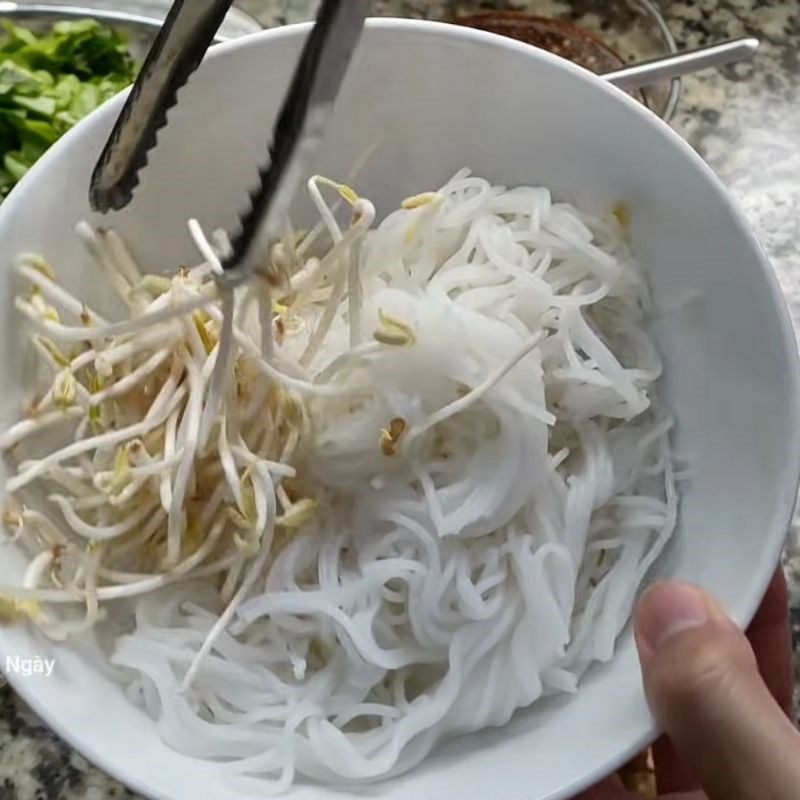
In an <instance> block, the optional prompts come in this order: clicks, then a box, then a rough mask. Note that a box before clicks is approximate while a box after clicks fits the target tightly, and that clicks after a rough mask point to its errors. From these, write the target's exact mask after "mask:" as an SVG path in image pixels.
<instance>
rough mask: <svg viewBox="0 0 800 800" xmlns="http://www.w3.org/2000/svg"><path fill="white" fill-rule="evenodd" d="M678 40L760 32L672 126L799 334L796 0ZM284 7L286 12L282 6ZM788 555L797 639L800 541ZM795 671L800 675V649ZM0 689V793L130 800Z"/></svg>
mask: <svg viewBox="0 0 800 800" xmlns="http://www.w3.org/2000/svg"><path fill="white" fill-rule="evenodd" d="M238 4H239V5H240V6H241V7H242V8H243V9H245V10H247V11H250V12H251V13H253V14H254V15H255V16H257V17H258V18H259V19H260V20H261V21H262V22H263V23H264V24H265V25H270V26H271V25H277V24H282V23H284V22H287V21H290V22H291V21H294V20H296V19H306V18H308V17H310V16H311V14H312V13H313V9H314V7H315V6H316V2H315V0H241V2H239V3H238ZM375 5H376V8H377V10H378V13H383V14H390V15H393V16H414V17H427V18H438V17H443V16H445V15H448V14H450V13H453V12H454V11H465V12H468V11H475V10H479V9H486V8H498V9H509V8H516V9H525V8H526V6H530V7H532V8H536V7H537V6H538V4H537V2H536V0H516V2H514V0H496V1H495V2H480V1H479V0H469V1H468V2H465V0H376V3H375ZM660 5H661V7H662V9H663V10H664V11H665V12H666V15H667V17H668V20H669V23H670V25H671V27H672V29H673V31H674V33H675V35H676V38H677V39H678V41H679V43H680V44H681V45H682V46H685V47H691V46H695V45H699V44H703V43H708V42H713V41H717V40H720V39H725V38H729V37H734V36H742V35H755V36H758V37H759V38H760V39H761V40H762V42H763V47H762V50H761V52H760V53H759V55H758V57H757V59H756V60H755V61H753V62H748V63H742V64H738V65H736V66H733V67H730V68H726V69H724V70H722V71H720V72H716V71H715V72H709V73H704V74H702V75H700V76H695V77H691V78H688V79H687V80H686V81H685V83H684V93H683V98H682V100H681V104H680V108H679V111H678V113H677V115H676V117H675V118H674V119H673V123H672V124H673V125H674V127H675V128H677V130H678V131H679V132H680V133H681V134H682V135H684V136H685V137H686V138H687V139H688V140H689V141H690V142H691V144H692V145H693V146H694V147H695V148H696V149H697V150H698V152H699V153H700V154H701V155H702V156H703V157H704V158H705V159H706V160H707V161H708V162H709V163H710V164H711V166H712V167H713V168H714V169H715V170H716V172H717V173H718V174H719V175H720V177H721V178H722V180H723V181H724V182H725V183H726V184H727V185H728V187H729V188H730V189H731V190H732V192H733V193H734V194H735V196H736V197H737V199H738V200H739V202H740V204H741V206H742V207H743V209H744V211H745V213H746V215H747V216H748V218H749V219H750V222H751V224H752V225H753V227H754V229H755V231H756V233H757V234H758V235H759V236H760V238H761V241H762V243H763V245H764V246H765V248H766V250H767V252H768V254H769V255H770V257H771V258H772V261H773V264H774V266H775V269H776V270H777V273H778V276H779V278H780V281H781V283H782V285H783V288H784V290H785V292H786V294H787V297H788V299H789V303H790V305H791V309H792V313H793V315H794V319H795V323H796V324H797V325H798V330H800V145H799V144H798V143H800V6H798V4H797V3H793V2H789V1H788V0H661V3H660ZM287 9H288V13H287ZM798 530H800V526H799V525H796V526H795V529H794V530H793V531H792V533H791V536H790V540H789V544H788V547H787V553H786V570H787V574H788V576H789V584H790V588H791V591H792V612H791V613H792V622H793V626H794V629H795V640H796V642H797V641H798V640H800V540H799V539H798V536H797V532H798ZM796 652H797V654H798V661H797V663H798V671H797V674H798V678H800V648H799V647H797V645H796ZM133 797H134V795H132V794H131V793H130V792H128V791H127V790H125V789H124V788H123V787H122V786H120V785H119V784H117V783H116V782H115V781H113V780H111V779H109V778H107V777H106V776H105V775H103V774H102V773H100V772H99V771H98V770H96V769H94V768H93V767H91V766H89V765H88V764H87V763H86V761H85V760H84V759H83V758H81V757H80V756H78V755H77V754H75V753H73V752H72V751H71V750H70V748H69V747H68V746H66V745H65V744H63V743H62V742H61V741H59V740H58V739H57V738H56V737H55V736H54V735H53V734H52V733H50V732H49V731H48V730H47V729H46V728H45V727H44V726H43V725H42V724H41V723H40V722H39V721H38V720H37V719H36V717H35V716H34V715H33V714H32V713H31V712H30V711H29V710H28V709H27V708H25V707H24V706H23V704H22V703H21V702H20V701H19V700H18V699H17V698H16V697H15V695H14V694H13V693H12V692H11V690H10V689H9V688H8V687H4V688H0V800H78V799H79V798H80V799H81V800H119V799H121V798H126V799H129V798H133Z"/></svg>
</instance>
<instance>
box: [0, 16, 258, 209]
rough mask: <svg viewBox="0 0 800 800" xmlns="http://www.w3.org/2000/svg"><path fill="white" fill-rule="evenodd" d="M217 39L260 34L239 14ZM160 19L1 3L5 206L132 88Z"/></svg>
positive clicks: (0, 184)
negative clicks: (70, 137)
mask: <svg viewBox="0 0 800 800" xmlns="http://www.w3.org/2000/svg"><path fill="white" fill-rule="evenodd" d="M236 13H237V14H238V16H237V17H236V18H235V19H232V20H228V21H226V23H223V26H222V28H221V29H220V33H219V35H218V40H219V41H223V40H225V39H228V38H234V37H236V36H239V35H245V34H246V33H248V32H253V31H254V30H256V29H258V25H257V23H256V22H255V21H252V24H250V22H249V18H245V17H244V15H241V13H240V12H236ZM160 25H161V19H159V16H158V14H152V15H145V14H129V13H125V12H123V11H110V10H107V9H106V10H103V9H100V8H94V7H93V6H91V5H89V4H87V5H86V6H84V7H77V6H59V5H55V4H47V3H41V4H36V5H27V4H23V3H5V2H0V203H1V202H2V201H3V200H5V198H6V197H7V196H8V194H9V192H10V191H11V190H12V189H13V188H14V187H15V186H16V184H17V183H18V182H19V180H20V179H21V178H22V176H23V175H24V174H25V173H26V172H27V171H28V170H29V169H30V168H31V167H32V166H33V165H34V164H35V163H36V161H38V159H39V158H40V157H41V156H42V155H43V154H44V153H45V152H46V151H47V150H48V149H49V148H50V147H51V146H52V145H53V144H55V142H57V141H58V140H59V139H60V138H61V137H62V136H63V135H64V134H65V133H66V132H67V131H68V130H69V129H70V128H72V127H73V126H74V125H75V124H76V123H77V122H79V121H80V120H81V119H83V117H85V116H86V115H87V114H89V113H90V112H92V111H94V110H95V109H96V108H97V107H98V106H100V105H102V104H103V103H104V102H105V101H106V100H108V99H110V98H111V97H113V96H114V95H115V94H117V93H118V92H120V91H121V90H122V89H125V88H126V87H127V86H129V85H130V84H131V83H132V82H133V81H134V79H135V77H136V74H137V72H138V69H139V65H140V64H141V62H142V60H143V59H144V56H145V55H146V53H147V51H148V49H149V48H150V45H151V44H152V42H153V40H154V38H155V36H156V34H157V32H158V30H159V27H160Z"/></svg>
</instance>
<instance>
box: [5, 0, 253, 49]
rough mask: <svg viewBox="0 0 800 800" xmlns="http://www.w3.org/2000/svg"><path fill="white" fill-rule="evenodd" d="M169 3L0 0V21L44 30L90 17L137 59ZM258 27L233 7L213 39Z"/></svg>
mask: <svg viewBox="0 0 800 800" xmlns="http://www.w3.org/2000/svg"><path fill="white" fill-rule="evenodd" d="M170 5H171V3H170V2H169V0H119V1H118V2H109V1H108V0H83V1H82V2H81V3H80V4H78V3H76V4H66V3H55V2H49V0H39V2H36V3H27V2H19V3H17V2H6V0H2V1H0V20H2V19H8V20H10V21H13V22H15V23H17V24H21V25H25V26H26V27H29V28H31V29H32V30H37V29H45V28H47V27H49V26H50V25H52V24H53V23H55V22H58V21H60V20H65V19H86V18H92V19H96V20H99V21H100V22H102V23H104V24H106V25H109V26H111V27H114V28H117V29H119V30H121V31H123V32H124V33H125V34H126V35H127V37H128V38H129V39H130V49H131V53H132V55H133V56H134V58H137V59H141V58H143V57H144V56H145V55H146V54H147V51H148V50H149V49H150V46H151V44H152V43H153V40H154V38H155V36H156V34H157V33H158V30H159V28H160V27H161V25H162V23H163V21H164V19H165V17H166V15H167V12H168V11H169V8H170ZM260 30H262V27H261V25H260V24H259V23H258V22H256V20H255V19H253V18H252V17H251V16H250V15H248V14H245V13H244V12H243V11H239V10H237V9H233V10H231V11H229V12H228V15H227V17H226V18H225V21H224V22H223V23H222V25H221V27H220V29H219V32H218V33H217V37H216V40H215V41H216V42H217V43H219V42H224V41H228V40H230V39H237V38H239V37H241V36H247V35H249V34H251V33H257V32H258V31H260Z"/></svg>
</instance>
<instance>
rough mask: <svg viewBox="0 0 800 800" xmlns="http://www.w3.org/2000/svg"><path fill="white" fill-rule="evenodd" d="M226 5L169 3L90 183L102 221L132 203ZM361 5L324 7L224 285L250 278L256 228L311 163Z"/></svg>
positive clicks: (325, 0) (325, 3)
mask: <svg viewBox="0 0 800 800" xmlns="http://www.w3.org/2000/svg"><path fill="white" fill-rule="evenodd" d="M232 1H233V0H175V2H174V3H173V5H172V8H171V10H170V12H169V15H168V16H167V19H166V20H165V22H164V25H163V27H162V28H161V31H160V33H159V35H158V37H157V38H156V41H155V43H154V44H153V46H152V48H151V50H150V52H149V53H148V56H147V58H146V60H145V62H144V65H143V66H142V69H141V71H140V73H139V77H138V79H137V80H136V83H135V84H134V86H133V88H132V90H131V92H130V95H129V96H128V99H127V102H126V103H125V106H124V107H123V109H122V112H121V113H120V116H119V118H118V120H117V122H116V125H115V126H114V129H113V131H112V133H111V136H110V138H109V140H108V143H107V144H106V146H105V148H104V150H103V153H102V155H101V157H100V160H99V161H98V163H97V166H96V168H95V171H94V174H93V176H92V181H91V187H90V190H89V200H90V203H91V206H92V208H93V209H94V210H95V211H98V212H101V213H104V214H105V213H108V212H110V211H112V210H120V209H122V208H124V207H125V206H127V205H128V203H130V201H131V200H132V199H133V193H134V190H135V188H136V186H137V184H138V183H139V174H140V173H141V171H142V170H143V169H144V168H145V167H146V166H147V161H148V153H149V152H150V150H152V149H153V148H154V147H155V146H156V143H157V133H158V131H159V130H160V129H161V128H163V127H165V126H166V124H167V112H168V111H169V109H170V108H171V107H172V106H174V105H175V104H176V103H177V101H178V92H179V90H180V89H181V87H183V86H184V85H185V84H186V82H187V81H188V80H189V77H190V76H191V74H192V73H193V72H194V71H195V70H196V69H197V67H198V66H199V65H200V62H201V61H202V60H203V57H204V56H205V54H206V52H207V50H208V48H209V47H210V46H211V44H212V42H213V41H214V37H215V34H216V32H217V30H218V28H219V26H220V25H221V24H222V21H223V20H224V18H225V15H226V13H227V12H228V10H229V8H230V6H231V4H232ZM367 9H368V0H322V3H321V6H320V10H319V14H318V16H317V21H316V23H315V25H314V27H313V29H312V31H311V33H310V35H309V37H308V39H307V40H306V43H305V45H304V48H303V52H302V55H301V57H300V62H299V64H298V66H297V68H296V70H295V74H294V78H293V80H292V83H291V86H290V88H289V93H288V95H287V96H286V99H285V100H284V104H283V108H282V109H281V112H280V114H279V116H278V121H277V123H276V126H275V129H274V131H273V140H272V142H271V144H270V145H269V161H268V163H267V164H266V165H265V166H264V167H262V168H261V170H260V171H259V177H260V183H259V186H258V187H257V188H256V189H255V190H254V191H252V192H251V195H250V208H249V209H248V210H247V211H245V212H244V213H243V214H242V215H241V217H240V230H239V231H237V232H236V233H235V234H234V235H233V236H232V237H231V251H230V252H229V253H228V254H226V255H225V258H224V259H223V267H224V277H225V278H226V279H227V280H229V281H231V282H232V283H233V284H238V283H241V282H243V281H245V280H247V279H248V278H249V277H250V275H251V274H252V273H253V270H254V268H255V265H254V261H255V254H254V253H253V250H254V244H255V243H256V241H257V240H258V238H259V233H260V231H261V229H262V224H263V223H265V222H270V221H274V220H276V219H281V218H282V216H281V215H282V213H283V212H285V211H287V210H288V208H289V205H290V204H291V202H292V199H293V197H294V195H295V194H296V192H297V190H298V189H299V188H300V186H301V184H302V182H303V180H304V179H306V178H307V177H308V176H307V175H306V168H307V164H308V160H309V157H310V156H311V155H312V153H313V151H314V150H315V149H316V147H317V145H318V144H319V142H320V141H321V139H322V136H323V132H324V127H325V124H326V122H327V120H328V118H329V116H330V113H331V111H332V108H333V105H334V102H335V100H336V97H337V96H338V94H339V90H340V89H341V86H342V84H343V82H344V79H345V75H346V73H347V69H348V67H349V65H350V62H351V60H352V56H353V53H354V51H355V49H356V46H357V45H358V42H359V40H360V38H361V34H362V31H363V29H364V24H365V22H366V17H367Z"/></svg>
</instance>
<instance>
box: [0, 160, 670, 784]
mask: <svg viewBox="0 0 800 800" xmlns="http://www.w3.org/2000/svg"><path fill="white" fill-rule="evenodd" d="M308 188H309V192H310V194H311V198H312V200H313V202H314V205H315V206H316V208H317V210H318V212H319V214H320V218H321V220H322V222H321V223H320V225H317V227H316V228H314V230H313V231H312V232H311V233H309V234H307V235H306V236H305V238H303V236H302V235H297V234H295V233H294V232H293V231H292V230H291V229H290V228H288V227H287V228H286V230H285V231H284V232H283V234H282V237H281V240H280V242H278V243H277V244H276V245H275V246H274V247H273V248H272V250H271V254H270V261H269V263H267V264H266V265H265V266H264V269H263V270H262V275H263V277H262V278H260V279H259V280H261V281H262V284H263V285H261V284H259V285H254V286H248V287H242V288H241V289H237V290H236V293H235V294H234V293H232V292H231V291H230V290H228V289H224V288H223V287H222V285H219V286H218V285H217V279H218V276H219V272H220V266H219V257H220V255H221V254H223V251H224V250H225V248H227V247H228V243H227V240H226V239H225V237H224V235H221V234H215V235H214V236H212V237H210V239H207V238H206V237H205V235H204V234H203V231H202V230H201V229H200V226H199V225H198V224H197V223H196V222H194V221H192V222H191V223H190V233H191V235H192V238H193V240H194V242H195V244H196V245H197V248H198V250H199V252H200V254H201V258H202V260H203V263H202V264H200V265H199V266H198V267H195V268H194V269H191V270H189V269H181V270H180V271H179V272H178V274H177V275H175V276H173V277H168V278H160V277H155V276H142V273H141V271H140V269H139V268H138V266H137V265H136V263H135V261H134V259H133V257H132V255H131V254H130V252H129V251H128V250H127V249H126V247H125V244H124V243H123V242H122V240H121V239H120V237H119V236H118V235H117V234H116V233H115V232H113V231H103V232H95V231H93V230H91V229H90V228H89V227H88V226H87V225H81V226H79V231H78V233H79V235H80V237H81V239H82V240H83V241H84V242H85V244H86V245H87V252H88V253H89V254H90V255H91V257H93V258H94V259H95V260H96V262H97V264H98V266H99V268H100V270H101V272H102V274H103V275H104V276H105V278H106V279H107V280H108V281H109V284H110V286H111V288H112V289H113V290H114V291H116V292H117V294H118V295H120V297H122V299H123V300H124V301H125V303H127V308H128V309H129V318H126V319H121V320H106V319H105V318H104V317H101V316H99V314H98V313H96V312H94V311H89V310H87V309H86V307H85V306H84V304H83V303H82V302H81V300H80V298H77V297H74V296H73V295H71V294H70V293H69V292H68V291H67V290H66V289H65V288H64V287H62V286H61V285H60V284H59V283H58V282H57V280H56V279H55V273H54V272H53V270H52V268H51V267H50V266H49V265H47V264H46V263H45V262H44V261H43V260H42V259H40V258H38V257H37V256H35V255H26V256H24V257H23V258H22V259H21V260H20V266H19V277H20V279H21V281H22V283H23V284H24V286H25V290H24V291H23V293H22V294H20V295H19V297H18V298H17V308H18V310H19V311H20V313H21V315H22V316H23V318H24V319H25V320H27V321H28V322H30V323H31V324H32V326H33V328H34V330H35V331H36V332H37V334H38V336H37V337H36V338H34V339H33V342H34V347H35V354H36V355H37V356H38V357H39V359H40V360H41V362H42V365H43V366H42V370H41V375H40V376H39V377H40V382H41V386H39V385H37V387H35V388H36V389H37V390H40V391H39V394H38V395H36V397H37V400H36V402H35V403H33V404H31V405H30V406H29V408H30V409H31V415H30V416H28V417H26V418H24V419H22V420H21V421H20V422H19V423H18V424H17V425H15V426H14V427H13V428H11V429H10V430H9V432H8V433H7V434H6V436H5V437H4V438H3V439H2V441H0V444H1V445H2V447H3V448H4V449H5V450H6V451H7V454H8V458H9V461H10V463H11V464H12V467H13V473H14V474H13V475H12V477H11V478H10V480H9V482H8V485H7V495H8V496H7V505H6V512H5V516H4V519H5V522H6V527H7V528H8V529H9V532H10V534H11V535H12V536H13V540H14V542H15V544H16V546H18V547H21V548H23V549H24V550H25V552H27V553H28V555H29V556H30V558H31V565H30V567H29V569H28V570H27V571H26V575H25V577H24V581H23V582H22V585H20V586H18V587H5V588H0V603H2V606H3V609H5V610H8V609H11V610H13V611H14V613H15V614H16V615H17V616H18V617H19V618H20V619H26V620H28V621H30V623H31V624H34V625H36V626H38V627H39V628H40V629H41V630H42V631H43V632H44V633H46V634H48V635H50V636H52V637H53V638H55V639H58V640H61V639H65V638H67V639H71V640H72V641H74V642H76V643H77V644H84V643H86V642H87V641H89V639H91V641H92V642H94V644H92V647H93V648H94V650H92V652H96V654H97V657H98V658H101V659H103V660H104V662H103V664H102V669H103V672H104V674H109V675H111V676H112V677H113V679H114V680H116V681H118V682H119V683H120V685H121V687H122V688H124V690H125V692H126V695H127V696H128V697H129V698H131V699H132V700H133V701H134V702H137V703H140V704H141V705H142V706H143V708H144V709H145V710H146V711H147V713H148V714H150V715H151V716H152V717H153V718H154V720H156V722H157V725H158V731H159V733H160V735H161V736H162V737H163V738H164V740H165V741H166V742H167V743H168V744H169V745H170V746H172V747H174V748H176V749H178V750H179V751H181V752H182V753H186V754H188V755H191V756H196V757H198V758H207V759H218V760H221V761H222V762H223V766H222V769H223V770H224V771H225V772H226V773H227V774H228V775H229V778H230V780H231V782H232V785H234V784H240V785H241V786H242V787H246V788H247V789H248V790H253V791H258V792H259V793H260V794H262V795H266V794H269V793H280V792H283V791H285V790H286V789H287V788H288V787H290V786H291V785H292V783H293V782H295V781H296V780H300V779H305V780H308V779H312V780H318V781H323V782H326V783H331V784H339V785H353V784H357V783H365V782H370V781H374V780H378V779H381V778H385V777H388V776H392V775H396V774H399V773H402V772H403V771H405V770H408V769H410V768H411V767H413V766H414V765H415V764H417V763H418V762H419V761H421V760H422V759H423V758H425V757H426V755H427V754H428V753H430V751H431V750H432V749H433V748H434V747H435V746H436V745H437V744H438V743H439V742H441V741H442V740H443V739H446V738H448V737H451V736H454V735H460V734H464V733H467V732H470V731H475V730H479V729H481V728H484V727H487V726H497V725H503V724H504V723H506V722H507V721H508V720H509V718H510V717H511V715H512V714H513V713H514V712H515V711H517V710H518V709H520V708H523V707H526V706H529V705H531V704H532V703H534V702H535V701H536V700H538V699H539V698H540V697H542V696H544V695H549V694H556V693H565V692H574V691H576V689H577V687H578V686H579V683H580V680H581V677H582V676H583V674H584V673H585V671H586V670H587V669H588V668H589V667H590V666H591V665H592V664H593V663H596V662H603V661H608V660H609V659H610V658H612V656H613V654H614V651H615V646H616V642H617V640H618V637H619V635H620V633H621V631H622V630H623V628H624V627H625V625H626V623H627V621H628V619H629V617H630V613H631V610H632V605H633V602H634V598H635V594H636V592H637V590H638V589H639V587H640V585H641V583H642V581H643V580H644V579H645V577H646V574H647V572H648V570H649V569H650V567H651V566H652V564H653V563H654V561H655V560H656V559H657V558H658V556H659V555H660V553H661V552H662V550H663V548H664V547H665V546H666V544H667V543H668V541H669V540H670V537H671V536H672V533H673V531H674V529H675V525H676V518H677V508H678V497H677V492H676V489H675V477H674V472H673V465H672V454H671V449H670V443H669V433H670V428H671V426H670V422H669V420H668V419H666V418H665V417H664V416H663V415H662V414H661V412H660V410H659V407H658V403H657V397H656V395H655V382H656V381H657V380H658V378H659V377H660V375H661V364H660V362H659V359H658V354H657V352H656V348H655V347H654V345H653V343H652V342H651V341H650V338H649V336H648V334H647V331H646V328H645V323H646V320H647V314H648V311H649V301H648V296H647V289H646V284H645V281H644V280H643V278H642V275H641V273H640V272H639V269H638V265H637V264H636V262H635V260H634V259H633V257H632V254H631V252H630V250H629V248H628V245H627V243H626V238H625V231H624V229H623V226H622V225H620V224H619V223H617V221H616V219H615V218H614V215H613V213H612V212H611V211H609V213H608V214H607V215H605V216H604V217H602V218H600V217H597V216H595V215H591V214H587V213H584V212H582V211H581V210H579V209H577V208H575V207H573V206H570V205H568V204H566V203H564V202H557V201H554V199H553V198H552V197H551V195H550V192H549V191H548V190H546V189H544V188H533V187H519V188H515V189H511V190H508V189H506V188H505V187H499V186H493V185H492V184H490V183H489V182H488V181H485V180H483V179H481V178H479V177H476V176H473V175H471V174H470V173H469V172H468V171H466V170H465V171H462V172H460V173H458V174H457V175H456V176H455V177H454V178H453V179H452V180H451V181H449V182H448V183H447V184H446V185H445V186H444V187H442V188H441V189H440V190H439V191H436V192H424V193H422V194H419V195H417V196H415V197H413V198H409V199H408V200H407V201H405V202H404V203H403V205H402V207H401V208H399V209H398V210H397V211H396V212H394V213H393V214H391V215H390V216H388V217H387V218H386V219H384V220H383V222H381V223H380V224H378V225H377V226H375V224H374V223H375V209H374V207H373V206H372V204H371V203H369V201H367V200H365V199H363V198H359V197H358V196H357V195H356V193H355V192H354V191H353V190H352V189H349V187H346V186H342V185H341V184H338V183H335V182H333V181H329V180H327V179H324V178H319V177H316V178H314V179H312V180H311V181H310V182H309V186H308ZM330 190H334V191H335V192H337V193H338V196H339V202H341V201H344V203H345V205H346V206H349V207H350V212H351V216H350V218H349V219H347V218H346V217H344V216H343V215H341V214H340V215H339V218H337V208H336V207H331V206H330V205H329V204H328V202H327V201H326V199H325V195H326V193H327V192H328V191H330ZM273 279H274V280H273ZM62 316H66V318H67V319H68V320H69V321H68V322H62V321H61V317H62ZM59 431H63V432H64V437H63V445H62V444H59V443H60V442H61V441H62V439H61V438H58V439H54V438H53V437H54V436H58V437H60V436H61V433H59ZM54 432H55V433H54ZM106 630H109V631H115V633H114V634H113V635H110V634H109V635H104V636H102V637H101V636H96V637H95V639H92V638H91V637H93V636H95V634H98V633H100V632H102V631H106ZM101 640H102V641H103V642H105V643H106V644H104V645H101V644H99V642H100V641H101ZM98 648H99V649H98Z"/></svg>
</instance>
